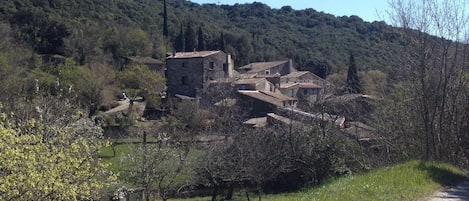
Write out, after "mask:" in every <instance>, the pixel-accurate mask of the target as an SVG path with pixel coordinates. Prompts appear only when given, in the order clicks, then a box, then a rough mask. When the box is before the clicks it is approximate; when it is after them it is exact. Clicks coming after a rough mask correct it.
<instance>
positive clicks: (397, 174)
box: [181, 161, 466, 201]
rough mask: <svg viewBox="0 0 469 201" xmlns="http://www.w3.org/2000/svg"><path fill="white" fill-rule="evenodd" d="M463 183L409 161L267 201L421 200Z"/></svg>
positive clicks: (451, 169)
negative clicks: (442, 189) (437, 191)
mask: <svg viewBox="0 0 469 201" xmlns="http://www.w3.org/2000/svg"><path fill="white" fill-rule="evenodd" d="M464 179H466V176H465V174H464V172H463V171H462V170H461V169H458V168H457V167H455V166H452V165H448V164H441V163H433V162H422V161H410V162H406V163H403V164H398V165H395V166H392V167H385V168H382V169H378V170H375V171H371V172H369V173H366V174H363V175H355V176H348V177H342V178H337V179H333V180H330V181H328V182H325V183H324V184H323V185H320V186H318V187H312V188H305V189H303V190H302V191H298V192H295V193H283V194H270V195H265V196H264V200H269V201H277V200H278V201H280V200H281V201H293V200H418V199H420V198H422V197H425V196H428V195H430V194H431V193H433V192H434V191H436V190H438V189H440V188H442V187H444V186H448V185H454V184H456V183H458V182H461V181H462V180H464ZM251 194H252V196H251V197H255V194H254V193H251ZM245 199H246V196H245V194H244V193H238V194H235V197H234V200H245ZM181 200H184V201H202V200H210V197H199V198H191V199H181Z"/></svg>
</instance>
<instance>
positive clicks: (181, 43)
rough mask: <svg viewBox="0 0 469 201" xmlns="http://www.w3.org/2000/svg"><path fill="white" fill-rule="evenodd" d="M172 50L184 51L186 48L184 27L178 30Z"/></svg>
mask: <svg viewBox="0 0 469 201" xmlns="http://www.w3.org/2000/svg"><path fill="white" fill-rule="evenodd" d="M174 50H176V51H179V52H184V51H185V50H186V39H185V37H184V29H183V28H182V24H181V28H180V30H179V35H178V36H177V37H176V41H175V43H174Z"/></svg>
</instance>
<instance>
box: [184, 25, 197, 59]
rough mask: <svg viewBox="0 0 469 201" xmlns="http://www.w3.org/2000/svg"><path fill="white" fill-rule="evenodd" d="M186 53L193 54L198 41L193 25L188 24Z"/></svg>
mask: <svg viewBox="0 0 469 201" xmlns="http://www.w3.org/2000/svg"><path fill="white" fill-rule="evenodd" d="M185 38H186V52H192V51H194V49H195V48H196V47H197V44H196V43H197V40H196V37H195V31H194V29H193V28H192V24H191V23H188V24H187V29H186V34H185Z"/></svg>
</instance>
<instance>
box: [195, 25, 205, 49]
mask: <svg viewBox="0 0 469 201" xmlns="http://www.w3.org/2000/svg"><path fill="white" fill-rule="evenodd" d="M197 50H199V51H204V50H206V48H205V39H204V32H203V30H202V27H199V34H198V40H197Z"/></svg>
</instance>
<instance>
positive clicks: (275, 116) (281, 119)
mask: <svg viewBox="0 0 469 201" xmlns="http://www.w3.org/2000/svg"><path fill="white" fill-rule="evenodd" d="M267 116H268V117H270V118H272V119H275V120H277V121H279V122H282V123H284V124H286V125H292V124H296V125H301V123H300V122H299V121H296V120H293V119H290V118H287V117H284V116H280V115H278V114H275V113H267Z"/></svg>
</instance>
